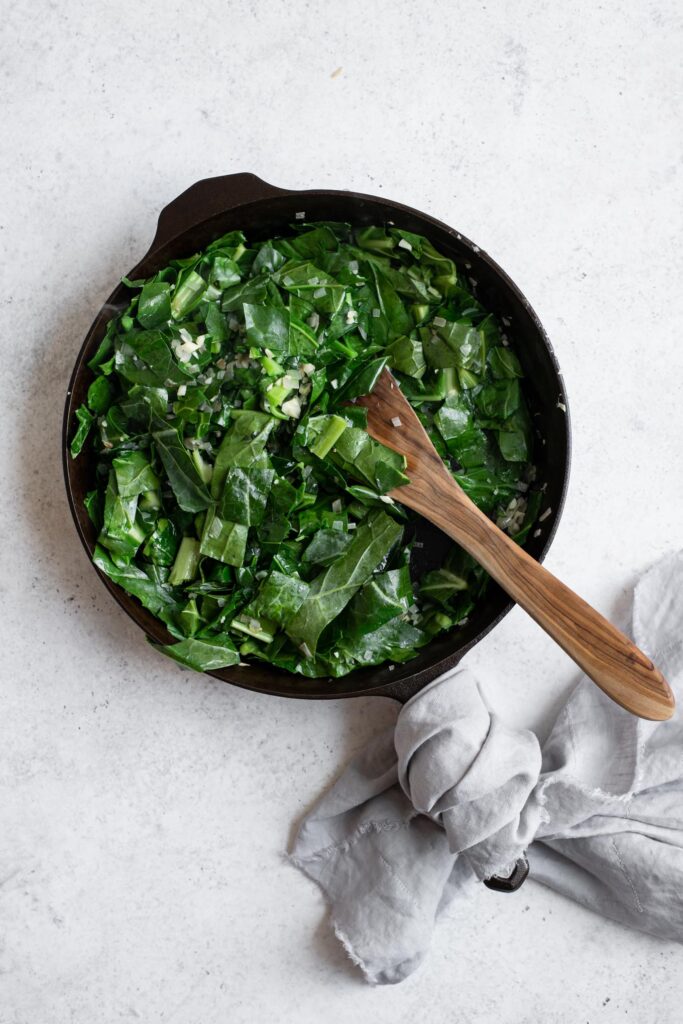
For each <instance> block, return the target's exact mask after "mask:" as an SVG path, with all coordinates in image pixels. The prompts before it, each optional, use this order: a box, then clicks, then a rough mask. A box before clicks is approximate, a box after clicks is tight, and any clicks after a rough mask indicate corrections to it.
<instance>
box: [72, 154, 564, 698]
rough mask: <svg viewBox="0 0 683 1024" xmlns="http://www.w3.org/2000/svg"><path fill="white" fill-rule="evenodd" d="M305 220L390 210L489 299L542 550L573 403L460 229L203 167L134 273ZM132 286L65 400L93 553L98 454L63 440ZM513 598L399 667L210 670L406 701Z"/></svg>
mask: <svg viewBox="0 0 683 1024" xmlns="http://www.w3.org/2000/svg"><path fill="white" fill-rule="evenodd" d="M300 212H303V213H305V217H306V220H311V221H313V220H336V221H350V222H351V223H353V224H382V223H385V222H388V221H391V222H392V223H393V224H395V225H396V226H397V227H400V228H404V229H405V230H407V231H413V232H416V233H418V234H422V235H426V236H427V237H428V238H429V239H430V241H431V242H433V244H434V245H435V246H436V247H437V249H440V250H441V251H442V252H444V253H445V254H446V255H448V256H450V257H451V258H452V259H453V260H454V261H455V262H456V264H457V265H458V267H459V268H460V269H462V271H463V272H464V273H465V274H466V276H467V277H468V278H470V279H471V281H472V284H473V287H474V291H475V293H476V295H477V297H478V298H479V299H480V300H481V302H482V303H483V305H484V306H485V308H486V309H488V310H490V311H491V312H493V313H495V314H497V315H498V316H499V317H503V318H505V322H506V324H507V323H508V322H509V327H508V328H507V331H508V334H509V336H510V337H511V339H512V340H513V343H514V345H515V349H516V352H517V354H518V355H519V358H520V361H521V363H522V367H523V369H524V372H525V375H526V380H525V382H524V383H525V392H526V396H527V399H528V402H529V406H530V409H531V412H532V416H533V420H534V424H535V427H536V431H537V434H538V438H537V444H536V453H535V459H534V461H535V463H536V465H537V467H538V479H539V480H540V481H543V482H545V483H546V492H545V501H544V505H543V507H544V508H550V509H552V514H551V515H550V516H549V517H548V518H546V519H545V520H544V522H542V523H540V524H539V530H540V533H539V535H538V536H536V535H534V536H531V537H530V538H529V539H528V540H527V543H526V548H527V550H528V551H529V552H530V554H532V555H533V556H534V557H535V558H537V559H539V560H541V559H543V557H544V555H545V553H546V552H547V550H548V547H549V545H550V542H551V540H552V538H553V535H554V533H555V530H556V528H557V524H558V521H559V518H560V513H561V510H562V506H563V503H564V497H565V491H566V487H567V477H568V472H569V458H570V434H569V414H568V412H566V411H563V409H561V408H560V407H559V406H558V401H559V402H562V403H563V405H564V406H565V407H566V406H567V397H566V394H565V390H564V383H563V380H562V375H561V373H560V369H559V366H558V364H557V360H556V359H555V356H554V354H553V350H552V348H551V346H550V342H549V341H548V338H547V337H546V334H545V331H544V330H543V328H542V326H541V324H540V321H539V319H538V317H537V316H536V314H535V313H534V311H533V309H532V308H531V306H530V305H529V303H528V302H527V300H526V299H525V298H524V296H523V295H522V293H521V292H520V290H519V288H517V286H516V285H515V284H514V283H513V282H512V281H511V280H510V278H509V277H508V276H507V274H506V273H505V272H504V271H503V270H501V268H500V267H499V266H498V265H497V264H496V263H495V262H494V261H493V260H492V259H491V257H490V256H488V255H487V254H486V253H485V252H482V250H481V249H480V248H479V247H478V246H476V245H474V244H473V243H472V242H470V241H468V239H466V238H463V236H462V235H460V234H459V233H458V232H457V231H454V230H453V229H452V228H449V227H447V226H446V225H445V224H442V223H441V222H440V221H438V220H434V218H433V217H429V216H427V215H426V214H424V213H419V212H418V211H417V210H412V209H410V207H408V206H403V205H402V204H401V203H394V202H392V201H390V200H388V199H380V198H378V197H376V196H366V195H361V194H359V193H356V192H332V191H318V190H311V191H305V192H294V191H290V190H287V189H281V188H276V187H275V186H274V185H269V184H267V183H266V182H265V181H261V179H260V178H257V177H255V175H253V174H230V175H226V176H224V177H218V178H207V179H205V180H204V181H198V182H197V183H196V184H195V185H192V186H191V187H190V188H189V189H187V191H186V192H183V194H182V195H180V196H178V198H177V199H174V200H173V202H172V203H169V205H168V206H166V207H165V208H164V209H163V210H162V211H161V215H160V217H159V223H158V225H157V231H156V235H155V237H154V240H153V242H152V244H151V246H150V248H149V251H148V252H147V254H146V255H145V256H144V257H143V258H142V260H141V261H140V262H139V263H138V265H137V266H136V267H135V268H134V269H133V270H131V271H129V272H128V275H127V276H128V277H129V278H139V277H148V276H149V275H151V274H154V273H156V271H157V270H159V269H160V268H161V267H163V266H165V265H166V264H167V263H168V261H169V260H171V259H175V258H178V257H182V256H188V255H191V254H192V253H193V252H195V251H197V250H198V249H202V248H204V246H206V245H208V244H209V242H212V241H213V240H214V239H215V238H218V237H219V236H220V235H222V234H224V233H225V232H227V231H232V230H233V229H242V230H244V231H245V232H246V233H247V236H248V237H249V239H251V240H260V239H265V238H268V237H271V236H272V235H273V234H276V233H278V232H279V233H282V232H284V233H286V232H287V230H288V227H289V225H290V224H291V223H293V222H294V221H295V214H296V213H300ZM129 298H130V292H129V289H128V288H127V287H126V286H124V285H123V284H119V285H118V286H117V287H116V288H115V290H114V291H113V292H112V294H111V296H110V297H109V299H108V300H107V302H106V303H105V304H104V306H103V307H102V309H101V310H100V312H99V314H98V316H97V318H96V320H95V322H94V323H93V325H92V327H91V328H90V330H89V331H88V334H87V336H86V339H85V341H84V342H83V346H82V348H81V351H80V352H79V354H78V358H77V360H76V365H75V367H74V371H73V374H72V376H71V382H70V384H69V391H68V393H67V399H66V409H65V412H64V429H63V458H64V474H65V478H66V489H67V493H68V497H69V504H70V506H71V511H72V514H73V517H74V521H75V523H76V528H77V530H78V533H79V535H80V538H81V540H82V542H83V545H84V546H85V549H86V551H87V552H88V555H92V552H93V549H94V546H95V540H96V533H95V529H94V527H93V525H92V523H91V522H90V520H89V518H88V516H87V513H86V511H85V508H84V505H83V498H84V497H85V494H86V493H87V491H89V490H91V489H92V486H93V479H94V469H95V457H94V456H93V454H92V453H90V452H89V451H85V450H84V452H83V454H82V455H81V456H79V458H78V459H76V460H74V459H72V458H71V456H70V455H69V449H68V441H69V439H70V438H71V437H72V436H73V432H74V429H75V416H74V413H75V410H76V409H77V408H78V406H79V405H80V404H81V402H83V401H84V399H85V395H86V391H87V389H88V385H89V384H90V382H91V380H92V373H91V371H90V370H89V369H88V367H87V362H88V360H89V359H90V358H91V357H92V355H93V354H94V352H95V349H96V348H97V345H98V344H99V342H100V340H101V339H102V336H103V334H104V331H105V327H106V324H107V321H108V320H109V319H110V318H111V317H112V316H115V315H117V313H118V312H120V311H121V310H122V309H123V308H125V307H126V306H127V304H128V302H129ZM419 531H420V537H421V539H422V540H423V542H424V547H423V548H422V549H421V550H418V551H417V552H416V554H418V555H419V561H418V563H417V565H416V569H417V570H418V571H426V570H428V569H430V568H434V567H435V566H437V565H439V564H440V562H441V559H442V556H443V553H444V552H445V550H446V549H447V547H448V546H449V545H450V543H451V542H450V541H448V540H447V539H446V538H445V537H444V535H443V534H441V533H440V532H439V531H438V530H437V529H436V528H435V527H432V526H430V524H428V523H426V522H422V523H420V525H419ZM93 569H94V571H96V572H98V574H99V576H100V579H101V580H102V582H103V583H104V585H105V586H106V587H107V588H108V589H109V591H110V592H111V594H112V595H113V596H114V597H115V598H116V600H117V601H118V603H119V604H120V605H121V607H122V608H123V610H124V611H125V612H127V613H128V615H130V617H131V618H132V619H133V620H134V621H135V622H137V624H138V625H139V626H141V627H142V629H143V630H144V631H145V633H146V634H147V636H148V637H149V638H151V639H152V640H154V641H155V642H156V643H161V644H164V643H171V642H173V638H172V637H171V636H170V634H169V633H168V632H167V631H166V628H165V626H164V625H163V624H162V623H161V622H159V621H158V620H157V619H155V618H154V617H153V616H152V615H151V614H150V613H149V612H148V611H146V610H145V609H144V608H142V606H141V605H139V604H138V603H137V601H135V599H134V598H132V597H130V596H129V595H128V594H126V593H125V591H123V590H121V589H119V588H118V587H117V586H116V584H114V583H112V581H111V580H110V579H109V578H108V577H107V576H105V575H104V574H103V573H101V572H99V570H97V569H95V566H93ZM511 607H512V602H511V601H510V599H509V598H508V597H507V595H506V594H505V593H504V592H503V591H502V590H501V589H500V588H499V587H497V586H495V585H493V584H491V585H490V587H489V589H488V592H487V594H486V596H485V597H484V599H483V600H482V601H481V602H480V604H479V605H478V606H477V608H476V609H475V611H474V612H473V613H472V614H471V615H470V617H469V621H468V622H467V623H466V625H464V626H463V627H461V628H458V629H456V630H455V631H454V632H452V633H451V634H450V635H446V636H442V637H439V638H437V639H435V640H434V641H432V643H430V644H429V645H428V646H427V647H426V648H425V649H423V650H422V652H421V653H420V654H419V655H418V656H417V657H416V658H414V659H413V660H412V661H409V662H407V663H405V664H403V665H396V666H395V667H394V668H393V670H390V669H389V667H388V666H386V665H385V666H380V667H379V668H367V669H360V670H359V671H357V672H353V673H351V674H350V675H348V676H346V677H345V678H342V679H330V680H328V679H303V678H301V677H299V676H294V675H291V674H290V673H288V672H285V671H283V670H281V669H276V668H271V667H270V666H267V665H259V664H258V663H252V664H251V665H250V666H249V667H248V668H243V667H239V666H234V667H231V668H225V669H221V670H219V671H217V672H211V673H210V675H212V676H215V677H216V679H221V680H223V681H224V682H228V683H234V684H235V685H237V686H243V687H246V688H247V689H250V690H260V691H263V692H265V693H271V694H276V695H278V696H280V697H312V698H331V697H358V696H361V695H362V696H369V695H381V696H385V697H393V698H395V699H396V700H399V701H401V702H403V701H406V700H407V699H408V698H409V697H412V696H413V694H415V693H417V692H418V691H419V690H421V689H422V688H423V687H424V686H426V684H427V683H429V682H431V680H432V679H435V678H436V677H437V676H439V675H441V674H442V673H443V672H445V671H446V670H447V669H449V668H452V667H453V666H454V665H457V663H458V662H459V661H460V659H461V658H462V657H463V655H465V654H466V653H467V651H469V650H470V648H472V647H473V646H474V645H475V644H476V643H478V642H479V641H480V640H481V639H482V638H483V637H485V636H486V634H487V633H488V632H489V631H490V630H491V629H493V627H494V626H495V625H496V624H497V623H498V622H500V620H501V619H502V618H503V616H504V615H505V614H506V613H507V612H508V611H509V610H510V608H511Z"/></svg>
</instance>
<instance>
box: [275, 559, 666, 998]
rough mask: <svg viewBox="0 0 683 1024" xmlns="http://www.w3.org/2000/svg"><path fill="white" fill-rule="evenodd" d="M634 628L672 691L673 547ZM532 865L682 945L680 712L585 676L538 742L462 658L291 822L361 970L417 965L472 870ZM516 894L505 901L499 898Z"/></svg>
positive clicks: (387, 971) (488, 872)
mask: <svg viewBox="0 0 683 1024" xmlns="http://www.w3.org/2000/svg"><path fill="white" fill-rule="evenodd" d="M632 632H633V637H634V639H635V641H636V643H637V644H638V646H639V647H641V648H642V650H644V651H645V653H646V654H648V655H649V657H651V658H652V660H653V661H654V662H655V663H656V664H657V665H658V666H659V668H660V669H661V670H662V672H663V674H664V676H665V677H666V678H667V679H668V680H669V683H670V684H671V686H672V688H673V690H674V693H675V694H676V697H677V699H678V700H679V701H681V700H682V699H683V692H682V691H683V552H681V553H679V554H677V555H675V556H671V557H667V558H665V559H664V560H663V561H661V562H659V563H658V564H657V565H655V566H654V567H653V568H652V569H650V570H649V572H647V573H646V575H645V576H643V577H642V578H641V580H640V581H639V582H638V584H637V586H636V588H635V592H634V604H633V630H632ZM525 851H528V858H529V862H530V865H531V876H530V877H532V878H535V879H536V880H537V881H540V882H543V883H544V884H545V885H548V886H551V887H552V888H554V889H556V890H558V891H559V892H561V893H563V894H564V895H565V896H569V897H571V898H572V899H574V900H577V901H578V902H579V903H582V904H583V905H584V906H586V907H589V908H590V909H592V910H595V911H597V912H599V913H601V914H604V915H605V916H606V917H610V918H613V919H614V920H617V921H621V922H623V923H624V924H627V925H630V926H631V927H633V928H639V929H641V930H642V931H646V932H650V933H651V934H654V935H657V936H661V937H663V938H669V939H678V940H679V941H681V940H683V716H681V714H680V712H677V713H675V714H674V717H673V718H672V719H671V720H670V721H668V722H647V721H643V720H642V719H638V718H635V717H633V716H632V715H630V714H629V713H627V712H626V711H624V710H622V709H621V708H619V707H618V706H617V705H616V704H614V703H613V702H612V701H611V700H609V698H607V697H605V696H604V694H603V693H602V692H601V691H600V690H598V688H597V687H596V686H595V685H594V684H593V683H592V682H591V681H590V680H588V679H586V678H584V679H582V680H581V682H580V683H579V684H578V686H577V687H576V689H575V690H574V691H573V692H572V694H571V696H570V697H569V700H568V701H567V704H566V705H565V707H564V708H563V709H562V711H561V712H560V714H559V716H558V718H557V721H556V722H555V725H554V727H553V730H552V732H551V734H550V736H549V738H548V740H547V742H546V743H545V744H544V746H543V749H542V750H541V746H540V743H539V741H538V738H537V737H536V736H535V734H534V733H533V732H530V731H528V730H524V729H512V728H509V727H508V726H506V725H505V724H504V722H502V721H501V720H500V719H499V718H498V716H497V715H496V714H494V713H493V712H492V711H491V710H490V709H489V708H488V707H487V705H486V702H485V701H484V698H483V697H482V694H481V692H480V690H479V687H478V686H477V682H476V680H475V679H474V677H473V675H472V674H471V673H470V672H469V671H468V670H467V669H466V668H458V669H456V670H455V671H454V672H451V673H449V674H448V675H445V676H443V677H442V678H440V679H437V680H436V681H435V682H433V683H432V684H430V685H429V686H428V687H427V688H426V689H424V690H423V691H422V692H420V693H418V694H417V695H416V696H415V697H413V698H412V699H411V700H410V701H408V703H407V704H405V706H404V707H403V708H402V710H401V712H400V714H399V716H398V719H397V722H396V726H395V729H390V730H388V731H386V732H384V733H383V734H381V735H379V736H377V738H376V739H374V740H373V741H372V742H371V743H370V744H369V745H368V746H367V747H366V748H365V749H364V750H363V751H362V752H361V753H360V754H359V755H358V756H357V757H356V758H355V759H354V760H353V761H351V762H350V764H349V765H348V766H347V768H346V769H345V771H344V772H343V774H342V775H341V777H340V778H339V780H338V781H337V782H336V783H335V785H333V786H332V788H331V789H330V790H329V791H328V792H327V793H325V795H324V796H323V797H322V799H321V800H320V801H319V802H318V803H317V805H316V806H315V807H314V809H313V810H312V811H311V812H310V813H309V814H308V816H307V817H306V819H305V820H304V822H303V824H302V825H301V827H300V830H299V832H298V835H297V838H296V840H295V842H294V846H293V850H292V852H291V859H292V861H293V862H294V863H295V864H296V865H297V866H298V867H299V868H301V869H302V870H303V871H304V872H305V873H306V874H307V875H309V876H310V877H311V878H312V879H314V880H315V881H316V882H317V883H318V884H319V885H320V887H321V888H322V890H323V892H324V894H325V896H326V897H327V899H328V900H329V903H330V905H331V915H332V923H333V927H334V929H335V932H336V934H337V936H338V937H339V939H340V940H341V942H342V943H343V944H344V946H345V948H346V950H347V952H348V954H349V955H350V957H351V958H352V960H353V961H354V962H356V963H357V964H358V965H359V966H360V968H361V969H362V971H363V973H364V975H365V977H366V979H367V980H368V981H370V982H373V983H379V984H387V983H394V982H399V981H402V980H403V979H404V978H406V977H407V976H408V975H409V974H411V973H412V972H413V971H414V970H415V969H416V967H418V966H419V964H420V963H421V961H422V960H423V959H424V957H425V955H426V953H427V950H428V947H429V942H430V937H431V933H432V930H433V927H434V923H435V920H436V918H437V917H438V916H439V914H440V913H441V912H442V911H443V910H444V908H445V907H447V906H448V904H449V903H450V902H451V901H452V900H453V898H454V897H455V896H456V895H457V894H458V893H460V892H462V891H463V890H464V889H465V888H466V887H467V886H469V885H472V884H473V883H474V882H475V881H477V880H479V881H481V880H482V879H485V878H489V877H491V876H492V875H496V874H502V875H505V874H509V872H510V871H511V869H512V867H513V866H514V863H515V861H516V860H517V858H518V857H519V856H520V855H522V854H523V853H524V852H525ZM496 898H498V899H505V898H509V899H514V896H509V897H506V896H497V897H496Z"/></svg>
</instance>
